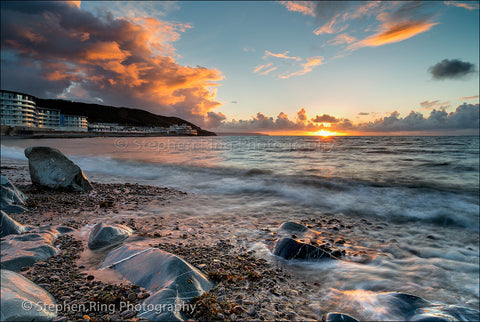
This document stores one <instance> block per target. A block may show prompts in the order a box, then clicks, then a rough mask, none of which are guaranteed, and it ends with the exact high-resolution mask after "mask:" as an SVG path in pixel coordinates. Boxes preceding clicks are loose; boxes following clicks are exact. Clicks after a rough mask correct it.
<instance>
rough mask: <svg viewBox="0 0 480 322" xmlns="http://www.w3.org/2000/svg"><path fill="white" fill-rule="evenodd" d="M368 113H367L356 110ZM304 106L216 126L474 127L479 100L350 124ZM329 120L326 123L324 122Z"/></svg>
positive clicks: (358, 129)
mask: <svg viewBox="0 0 480 322" xmlns="http://www.w3.org/2000/svg"><path fill="white" fill-rule="evenodd" d="M358 114H359V115H368V114H369V113H364V112H362V113H358ZM308 119H309V118H308V116H307V113H306V111H305V109H303V108H302V109H301V110H300V111H298V113H297V115H296V118H295V120H291V119H289V118H288V116H287V115H286V114H285V113H283V112H281V113H279V114H278V115H277V117H276V118H274V117H269V116H267V115H265V114H263V113H260V112H259V113H257V114H256V116H252V118H251V119H249V120H232V121H225V120H224V121H222V122H221V124H219V126H218V127H217V128H216V129H217V130H232V131H252V130H254V131H265V132H279V131H309V132H314V131H319V130H321V129H327V130H329V131H337V132H347V133H348V132H358V133H361V132H377V133H389V132H399V131H401V132H409V131H451V130H465V129H466V130H475V129H477V130H478V128H479V104H475V105H473V104H463V105H459V106H457V108H456V110H455V111H454V112H450V113H448V112H446V111H445V110H444V109H440V110H436V109H434V110H432V111H431V112H430V114H429V115H428V116H427V117H425V116H423V114H421V113H419V112H415V111H411V112H410V113H409V114H408V115H407V116H405V117H401V116H400V113H398V112H397V111H394V112H392V113H391V114H390V115H389V116H386V117H383V118H378V119H376V120H374V121H370V122H360V123H356V124H353V123H352V122H351V121H350V120H349V119H346V118H337V117H335V116H333V115H328V114H323V115H321V116H318V115H317V116H316V117H315V118H312V119H310V121H309V120H308ZM324 123H329V124H324Z"/></svg>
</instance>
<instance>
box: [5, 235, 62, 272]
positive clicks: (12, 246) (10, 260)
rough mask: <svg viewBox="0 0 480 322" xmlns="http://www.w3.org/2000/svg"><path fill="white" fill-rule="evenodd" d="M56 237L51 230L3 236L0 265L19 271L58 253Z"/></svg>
mask: <svg viewBox="0 0 480 322" xmlns="http://www.w3.org/2000/svg"><path fill="white" fill-rule="evenodd" d="M55 238H56V235H54V234H52V233H50V232H45V233H28V234H23V235H9V236H6V237H3V238H2V239H1V246H0V247H1V249H2V254H1V257H0V259H1V260H0V267H1V268H2V269H8V270H12V271H19V270H21V269H22V268H23V267H27V266H30V265H33V264H35V263H36V262H39V261H43V260H45V259H47V258H49V257H50V256H53V255H56V254H57V252H58V250H57V249H56V248H55V247H54V246H53V242H54V240H55Z"/></svg>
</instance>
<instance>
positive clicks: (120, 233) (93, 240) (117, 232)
mask: <svg viewBox="0 0 480 322" xmlns="http://www.w3.org/2000/svg"><path fill="white" fill-rule="evenodd" d="M131 233H132V230H131V229H130V228H128V227H125V226H122V225H109V226H107V225H105V224H103V223H100V224H97V225H95V226H94V227H93V229H92V230H91V231H90V235H89V236H88V248H90V249H98V248H105V247H110V246H113V245H117V244H119V243H121V242H122V241H123V240H125V239H126V238H128V236H130V235H131Z"/></svg>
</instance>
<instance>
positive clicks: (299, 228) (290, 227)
mask: <svg viewBox="0 0 480 322" xmlns="http://www.w3.org/2000/svg"><path fill="white" fill-rule="evenodd" d="M280 228H281V229H283V230H286V231H288V232H291V233H304V232H306V231H308V228H307V227H305V226H304V225H301V224H299V223H296V222H293V221H286V222H284V223H283V224H282V225H281V226H280Z"/></svg>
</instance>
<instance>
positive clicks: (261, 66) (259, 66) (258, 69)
mask: <svg viewBox="0 0 480 322" xmlns="http://www.w3.org/2000/svg"><path fill="white" fill-rule="evenodd" d="M272 65H273V64H272V63H270V64H263V65H258V66H257V67H255V69H254V70H253V72H254V73H255V74H256V73H258V72H259V71H261V70H262V69H264V68H268V67H270V66H272Z"/></svg>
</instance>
